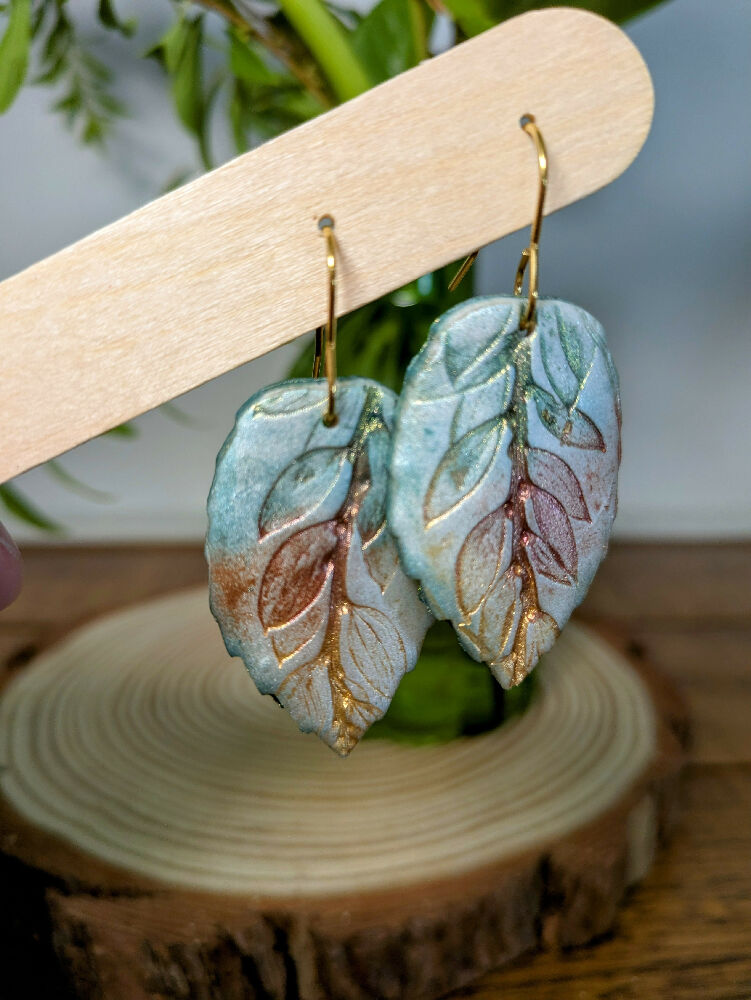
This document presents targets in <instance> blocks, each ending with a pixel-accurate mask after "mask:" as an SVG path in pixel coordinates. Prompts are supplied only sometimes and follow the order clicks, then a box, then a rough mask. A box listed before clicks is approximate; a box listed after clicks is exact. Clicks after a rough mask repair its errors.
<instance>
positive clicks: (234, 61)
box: [229, 31, 283, 87]
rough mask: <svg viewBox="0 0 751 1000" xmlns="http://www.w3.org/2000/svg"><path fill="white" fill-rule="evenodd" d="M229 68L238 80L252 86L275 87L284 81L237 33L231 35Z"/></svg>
mask: <svg viewBox="0 0 751 1000" xmlns="http://www.w3.org/2000/svg"><path fill="white" fill-rule="evenodd" d="M229 67H230V70H231V71H232V75H233V76H235V77H236V78H237V79H238V80H242V81H243V82H244V83H249V84H252V85H262V86H267V87H273V86H276V85H277V84H279V83H280V82H281V81H282V80H283V77H282V75H281V74H280V73H275V72H274V71H273V70H271V69H269V67H268V66H267V65H266V63H265V62H264V61H263V59H262V58H261V56H260V55H259V54H258V52H256V50H255V49H254V48H253V47H252V46H251V44H250V43H249V42H246V41H243V39H241V38H240V37H239V36H238V34H237V32H236V31H230V33H229Z"/></svg>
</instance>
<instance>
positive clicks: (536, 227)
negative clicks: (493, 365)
mask: <svg viewBox="0 0 751 1000" xmlns="http://www.w3.org/2000/svg"><path fill="white" fill-rule="evenodd" d="M519 124H520V125H521V127H522V128H523V129H524V131H525V132H526V133H527V135H529V136H531V137H532V140H533V142H534V144H535V149H536V150H537V164H538V169H539V187H538V190H537V211H536V212H535V218H534V222H533V223H532V232H531V234H530V238H529V245H528V246H527V247H525V249H524V250H523V251H522V255H521V259H520V260H519V267H518V268H517V270H516V278H515V279H514V295H521V293H522V289H523V287H524V272H525V271H526V270H527V266H529V301H528V302H527V308H526V309H525V310H524V316H523V317H522V320H521V323H520V324H519V325H520V326H521V328H522V330H527V331H528V332H529V333H531V332H532V331H533V330H534V328H535V314H536V311H537V299H538V272H539V268H538V258H539V250H540V230H541V229H542V215H543V210H544V207H545V194H546V192H547V188H548V155H547V151H546V149H545V142H544V141H543V138H542V133H541V132H540V130H539V128H538V127H537V123H536V122H535V116H534V115H523V116H522V117H521V118H520V119H519ZM479 252H480V251H479V250H475V251H474V252H473V253H471V254H470V255H469V257H467V258H466V260H465V261H464V262H463V263H462V265H461V267H460V268H459V270H458V271H457V272H456V274H455V275H454V277H453V278H452V279H451V282H450V284H449V291H450V292H453V291H454V290H455V289H456V288H458V287H459V284H460V283H461V281H462V278H464V276H465V275H466V273H467V272H468V271H469V269H470V268H471V267H472V265H473V264H474V262H475V261H476V260H477V255H478V254H479Z"/></svg>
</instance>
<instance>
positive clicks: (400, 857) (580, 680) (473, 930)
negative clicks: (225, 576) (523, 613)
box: [0, 589, 686, 1000]
mask: <svg viewBox="0 0 751 1000" xmlns="http://www.w3.org/2000/svg"><path fill="white" fill-rule="evenodd" d="M540 670H541V684H540V688H539V691H538V693H537V694H536V696H535V699H534V701H533V703H532V705H531V707H530V708H529V709H528V710H527V712H526V713H525V714H524V715H523V716H521V717H519V718H517V719H515V720H513V721H512V722H510V723H509V724H507V725H505V726H502V727H501V728H500V729H498V730H496V731H495V732H491V733H486V734H484V735H482V736H477V737H473V738H469V739H465V740H457V741H454V742H452V743H450V744H446V745H444V746H437V747H425V748H417V747H414V748H412V747H404V746H397V745H394V744H391V743H387V742H384V741H380V740H373V741H367V740H366V741H365V742H364V743H363V744H362V745H361V746H360V747H358V748H357V749H356V750H355V752H354V754H353V755H352V757H351V758H350V759H348V760H346V761H342V760H340V759H338V758H336V757H335V756H334V754H332V753H331V751H330V750H328V749H327V748H326V747H325V746H323V745H322V744H320V743H319V742H318V741H317V740H315V738H313V737H305V736H302V735H301V734H299V733H298V732H297V730H296V728H295V726H294V723H292V722H291V720H290V719H289V718H288V717H287V715H286V714H285V713H284V712H282V711H280V710H279V709H278V708H277V706H276V705H274V703H273V702H272V701H271V700H270V699H264V698H261V697H260V696H259V695H258V694H257V693H256V691H255V689H254V687H253V685H252V683H251V682H250V680H249V678H248V677H247V674H246V673H245V670H244V669H243V667H242V666H241V664H240V663H239V661H236V660H230V659H228V658H227V656H226V653H225V651H224V648H223V645H222V643H221V640H220V638H219V633H218V630H217V628H216V625H215V624H214V622H213V620H212V619H211V618H210V616H209V613H208V609H207V607H206V595H205V591H204V590H203V589H202V590H200V591H188V592H184V593H181V594H178V595H175V596H171V597H168V598H162V599H159V600H155V601H152V602H150V603H148V604H144V605H141V606H138V607H135V608H131V609H129V610H126V611H122V612H119V613H117V614H115V615H112V616H110V617H108V618H105V619H102V620H100V621H99V622H97V623H95V624H93V625H90V626H88V627H86V628H84V629H82V630H81V631H79V632H77V633H75V634H74V635H72V636H71V637H70V638H68V639H67V640H65V641H64V642H63V643H61V644H60V645H58V646H56V647H55V648H53V649H51V650H50V651H48V652H47V653H45V654H43V655H42V656H40V657H39V658H38V659H37V660H36V661H35V662H34V663H33V664H32V665H31V666H30V667H29V668H28V669H26V670H25V671H24V672H23V673H22V674H21V675H19V676H18V677H17V678H16V679H15V680H14V681H13V683H11V684H9V685H8V686H7V687H6V689H5V692H4V694H3V697H2V702H1V704H0V756H1V758H2V764H3V771H2V784H1V787H2V792H3V798H2V801H1V803H0V822H1V823H2V838H1V841H0V846H1V847H2V852H3V853H2V857H1V858H0V862H1V866H2V867H1V868H0V874H1V876H2V879H3V885H4V887H5V905H4V908H3V909H4V915H3V917H2V921H3V923H4V925H5V926H3V927H2V928H0V932H2V934H3V938H4V940H5V941H6V950H7V953H8V956H9V957H11V952H12V957H13V958H15V962H16V966H17V967H18V968H20V969H21V970H22V972H23V973H24V978H25V992H23V993H21V992H19V993H18V995H19V996H21V995H24V996H28V995H31V994H30V992H29V983H30V982H31V981H32V980H33V977H34V975H36V976H37V977H42V978H44V976H47V979H46V980H45V985H46V988H47V990H48V994H47V995H53V994H52V992H51V990H52V989H53V987H54V989H55V990H57V992H56V993H55V994H54V995H56V996H59V995H62V993H61V992H60V991H61V990H62V986H61V985H60V984H61V983H62V982H63V980H65V981H66V982H67V983H68V987H67V988H68V989H69V990H70V994H69V995H70V996H74V997H85V998H107V1000H143V998H186V1000H187V998H201V1000H203V998H222V1000H233V998H238V1000H239V998H241V997H243V998H244V997H259V998H268V997H272V998H280V1000H281V998H294V997H298V996H299V997H301V998H303V1000H319V998H321V1000H323V998H335V1000H365V998H392V997H393V998H400V1000H401V998H405V1000H406V998H418V997H419V998H432V997H438V996H440V995H442V994H444V993H446V992H447V991H449V990H452V989H455V988H457V987H460V986H462V985H464V984H467V983H468V982H470V981H472V980H473V979H475V978H476V977H477V976H478V975H480V974H481V973H482V972H484V971H485V970H487V969H490V968H492V967H495V966H498V965H500V964H502V963H504V962H506V961H508V960H510V959H512V958H514V957H516V956H518V955H520V954H522V953H524V952H527V951H530V950H533V949H536V948H540V947H555V946H564V947H565V946H571V945H577V944H582V943H584V942H587V941H590V940H592V939H593V938H595V937H596V936H598V935H600V934H602V933H604V932H605V931H607V930H608V929H610V928H611V927H612V925H613V922H614V919H615V916H616V910H617V907H618V904H619V903H620V902H621V900H622V898H623V896H624V893H625V892H626V890H627V888H628V887H629V886H630V885H632V884H633V883H635V882H636V881H638V880H639V879H641V878H642V876H643V875H644V874H645V872H646V871H647V869H648V867H649V865H650V863H651V860H652V857H653V853H654V848H655V845H656V844H657V842H658V841H659V840H660V839H661V838H663V837H664V836H665V835H666V834H667V833H668V832H669V830H670V828H671V826H672V822H673V818H674V814H675V801H676V787H677V779H678V775H679V772H680V768H681V764H682V761H683V749H682V743H683V742H684V739H683V737H684V735H685V731H686V721H685V715H684V713H683V710H682V707H681V705H680V703H679V701H678V700H677V698H676V696H675V695H674V694H673V692H672V691H671V690H670V689H669V688H668V687H666V685H665V683H664V682H663V681H662V680H661V679H659V678H658V677H657V676H655V675H654V673H653V672H652V671H651V670H648V669H646V668H644V667H643V666H638V667H637V666H634V665H633V664H632V663H631V662H630V661H629V660H628V659H627V658H626V657H625V656H624V655H622V654H621V653H620V652H619V651H618V650H617V648H615V647H614V646H613V645H612V644H610V643H608V642H606V641H605V640H603V639H602V638H600V637H598V636H596V635H595V634H593V633H592V632H590V631H588V630H585V629H584V628H582V627H580V626H576V625H572V626H569V627H568V628H567V629H566V630H565V631H564V633H563V635H562V636H561V638H560V640H559V642H558V643H557V644H556V646H555V647H554V650H553V651H552V652H551V653H550V654H549V655H548V656H547V658H546V663H545V664H544V666H543V667H541V668H540ZM52 947H54V951H55V966H54V969H55V970H56V971H54V972H53V971H50V969H51V967H49V968H48V969H47V971H41V970H42V968H43V966H44V960H45V958H47V957H49V955H48V954H47V951H48V949H50V948H52ZM55 976H59V977H60V978H59V979H58V980H55V982H54V984H53V983H52V979H54V978H55ZM50 977H51V978H50ZM31 992H32V993H33V992H34V991H33V990H32V991H31ZM11 995H15V994H12V993H11V994H8V996H11Z"/></svg>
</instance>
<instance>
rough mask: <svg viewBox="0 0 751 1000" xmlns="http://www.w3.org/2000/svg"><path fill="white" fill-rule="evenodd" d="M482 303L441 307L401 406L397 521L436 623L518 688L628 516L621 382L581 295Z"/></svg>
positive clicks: (406, 558) (407, 559) (407, 561)
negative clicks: (527, 309)
mask: <svg viewBox="0 0 751 1000" xmlns="http://www.w3.org/2000/svg"><path fill="white" fill-rule="evenodd" d="M525 304H526V303H525V301H524V300H522V299H519V298H516V297H513V296H493V297H488V298H476V299H471V300H469V301H468V302H464V303H462V304H461V305H459V306H457V307H456V308H454V309H451V310H450V311H449V312H447V313H446V314H445V315H443V316H442V317H440V318H439V319H438V320H437V321H436V322H435V323H434V324H433V326H432V328H431V331H430V334H429V336H428V340H427V343H426V344H425V346H424V347H423V349H422V351H421V352H420V353H419V354H418V355H417V357H416V358H414V360H413V361H412V363H411V364H410V366H409V370H408V372H407V377H406V379H405V383H404V388H403V390H402V395H401V398H400V401H399V406H398V411H397V426H396V432H395V435H394V451H393V458H392V467H391V481H390V500H389V524H390V526H391V530H392V531H393V532H394V535H395V536H396V538H397V541H398V543H399V549H400V553H401V557H402V563H403V565H404V567H405V569H406V571H407V572H408V573H409V574H410V575H411V576H413V577H414V578H415V579H416V580H419V582H420V584H421V587H422V591H423V596H424V598H425V599H426V601H427V602H428V604H429V605H430V608H431V610H432V612H433V614H434V615H435V616H436V617H437V618H441V619H450V620H451V622H452V623H453V625H454V627H455V629H456V630H457V633H458V635H459V639H460V641H461V643H462V645H463V646H464V648H465V649H466V650H467V652H468V653H469V654H470V655H471V656H472V657H474V658H475V659H476V660H484V661H485V662H486V663H487V664H488V665H489V666H490V668H491V669H492V671H493V673H494V674H495V676H496V678H497V679H498V681H499V682H500V683H501V684H502V685H503V687H505V688H508V687H512V686H513V685H515V684H518V683H519V682H520V681H521V680H523V679H524V677H526V675H527V674H528V673H529V672H530V670H532V668H533V667H534V666H535V664H536V663H537V661H538V659H539V658H540V656H541V655H542V654H543V653H544V652H546V651H547V650H548V649H550V647H551V646H552V644H553V642H554V641H555V639H556V637H557V635H558V633H559V631H560V630H561V629H562V628H563V626H564V625H565V624H566V622H567V621H568V619H569V616H570V615H571V612H572V611H573V609H574V608H575V607H576V606H577V605H578V604H579V603H580V601H581V600H582V599H583V597H584V595H585V594H586V592H587V589H588V587H589V585H590V583H591V581H592V578H593V576H594V574H595V572H596V570H597V567H598V565H599V563H600V561H601V560H602V558H603V556H604V554H605V551H606V548H607V543H608V539H609V536H610V531H611V527H612V524H613V519H614V517H615V512H616V503H617V500H616V496H617V481H618V466H619V462H620V426H621V413H620V399H619V394H618V378H617V375H616V371H615V367H614V365H613V361H612V358H611V356H610V353H609V351H608V348H607V346H606V344H605V338H604V334H603V330H602V327H601V326H600V324H599V323H598V322H597V321H596V320H595V319H593V317H592V316H590V315H589V314H588V313H586V312H584V310H582V309H579V308H578V307H577V306H573V305H570V304H569V303H567V302H559V301H555V300H541V301H540V302H539V303H538V306H537V325H536V328H535V330H534V332H533V333H532V334H531V335H527V334H526V333H525V331H523V330H520V329H519V321H520V316H521V315H522V309H523V307H524V306H525Z"/></svg>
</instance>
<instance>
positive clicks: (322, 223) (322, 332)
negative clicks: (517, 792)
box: [313, 215, 337, 427]
mask: <svg viewBox="0 0 751 1000" xmlns="http://www.w3.org/2000/svg"><path fill="white" fill-rule="evenodd" d="M318 228H319V230H320V232H321V235H322V236H323V237H324V239H325V240H326V267H327V269H328V275H329V311H328V317H327V319H326V325H325V326H322V327H321V326H319V327H318V329H317V330H316V340H315V354H314V357H313V378H318V375H319V373H320V370H321V356H323V365H324V371H325V372H326V381H327V382H328V404H327V407H326V412H325V413H324V415H323V422H324V424H326V426H327V427H333V426H334V425H335V424H336V422H337V416H336V237H335V236H334V220H333V218H332V217H331V216H330V215H324V216H323V217H322V218H321V219H319V220H318Z"/></svg>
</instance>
